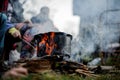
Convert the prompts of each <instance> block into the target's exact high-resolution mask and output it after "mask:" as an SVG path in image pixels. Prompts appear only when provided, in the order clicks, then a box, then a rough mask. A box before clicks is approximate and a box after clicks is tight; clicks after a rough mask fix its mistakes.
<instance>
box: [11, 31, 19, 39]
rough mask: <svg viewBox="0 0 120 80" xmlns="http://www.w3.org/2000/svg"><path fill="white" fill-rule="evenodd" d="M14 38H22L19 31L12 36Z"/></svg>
mask: <svg viewBox="0 0 120 80" xmlns="http://www.w3.org/2000/svg"><path fill="white" fill-rule="evenodd" d="M12 36H13V37H14V38H16V37H19V38H21V34H20V32H19V31H15V32H14V33H13V34H12Z"/></svg>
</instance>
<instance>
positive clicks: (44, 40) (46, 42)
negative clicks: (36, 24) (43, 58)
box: [39, 32, 57, 55]
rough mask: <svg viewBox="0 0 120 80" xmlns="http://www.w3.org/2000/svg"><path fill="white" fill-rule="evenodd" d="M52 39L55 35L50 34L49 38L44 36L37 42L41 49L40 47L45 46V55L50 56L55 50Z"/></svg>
mask: <svg viewBox="0 0 120 80" xmlns="http://www.w3.org/2000/svg"><path fill="white" fill-rule="evenodd" d="M54 37H55V33H54V32H51V33H50V36H48V35H47V34H44V36H43V38H42V40H41V42H39V45H40V46H41V48H42V45H45V47H46V48H45V53H47V55H51V54H52V52H53V50H54V48H56V46H57V45H56V44H55V42H54Z"/></svg>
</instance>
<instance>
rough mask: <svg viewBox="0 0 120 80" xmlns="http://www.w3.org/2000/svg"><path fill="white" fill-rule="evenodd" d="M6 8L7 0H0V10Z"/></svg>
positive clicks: (5, 9) (2, 10)
mask: <svg viewBox="0 0 120 80" xmlns="http://www.w3.org/2000/svg"><path fill="white" fill-rule="evenodd" d="M7 8H8V0H0V12H6V11H7Z"/></svg>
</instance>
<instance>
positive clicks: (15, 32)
mask: <svg viewBox="0 0 120 80" xmlns="http://www.w3.org/2000/svg"><path fill="white" fill-rule="evenodd" d="M9 33H10V34H11V35H12V36H13V37H15V38H16V37H19V38H21V34H20V31H18V30H17V29H16V28H14V27H13V28H11V29H9Z"/></svg>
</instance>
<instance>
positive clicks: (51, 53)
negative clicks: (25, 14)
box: [16, 32, 95, 76]
mask: <svg viewBox="0 0 120 80" xmlns="http://www.w3.org/2000/svg"><path fill="white" fill-rule="evenodd" d="M71 40H72V36H71V35H70V34H66V33H63V32H48V33H44V34H38V35H35V36H34V40H33V43H34V46H35V48H36V49H37V57H36V58H33V59H25V60H19V61H17V62H16V63H17V65H18V64H20V65H21V64H22V63H24V64H22V66H23V67H25V68H27V69H28V71H29V72H30V73H40V72H43V71H46V70H53V71H59V72H61V73H68V74H72V73H76V74H79V75H85V76H95V75H93V74H92V72H91V71H89V70H88V68H87V66H86V65H84V64H82V63H77V62H73V61H70V60H66V59H65V57H66V56H67V57H70V54H71Z"/></svg>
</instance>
